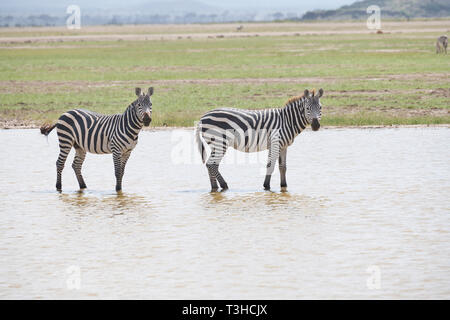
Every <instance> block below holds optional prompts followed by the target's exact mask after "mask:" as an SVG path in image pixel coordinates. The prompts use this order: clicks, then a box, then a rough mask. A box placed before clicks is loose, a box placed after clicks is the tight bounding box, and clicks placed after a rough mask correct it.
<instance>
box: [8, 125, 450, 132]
mask: <svg viewBox="0 0 450 320" xmlns="http://www.w3.org/2000/svg"><path fill="white" fill-rule="evenodd" d="M39 128H40V126H36V125H32V124H30V125H13V126H0V130H25V129H39ZM386 128H390V129H394V128H450V123H447V124H394V125H383V124H380V125H361V126H357V125H355V126H348V125H342V126H321V129H322V130H334V129H386ZM142 130H143V131H170V130H194V127H176V126H170V127H169V126H168V127H150V128H143V129H142ZM306 130H308V127H307V128H306Z"/></svg>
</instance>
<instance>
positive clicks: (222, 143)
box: [195, 89, 323, 191]
mask: <svg viewBox="0 0 450 320" xmlns="http://www.w3.org/2000/svg"><path fill="white" fill-rule="evenodd" d="M322 95H323V89H320V90H319V92H318V94H317V95H316V94H315V90H313V91H312V92H311V93H310V92H309V91H308V90H305V91H304V94H303V95H301V96H298V97H294V98H291V99H290V100H288V101H287V103H286V105H285V106H284V107H283V108H277V109H263V110H243V109H230V108H222V109H215V110H212V111H209V112H207V113H206V114H205V115H203V117H202V118H201V119H200V121H199V123H198V125H197V127H196V133H195V137H196V142H197V145H198V148H199V151H200V154H201V157H202V161H203V163H205V160H206V145H205V142H206V143H207V144H208V145H209V146H210V148H211V154H210V156H209V158H208V160H207V161H206V167H207V169H208V174H209V180H210V182H211V190H212V191H217V189H218V185H217V182H219V185H220V187H221V188H222V189H224V190H226V189H228V185H227V183H226V182H225V180H224V178H223V177H222V175H221V174H220V172H219V164H220V161H221V160H222V158H223V156H224V155H225V152H226V150H227V148H228V147H233V148H235V149H236V150H239V151H243V152H257V151H262V150H267V149H268V150H269V157H268V161H267V171H266V177H265V180H264V185H263V186H264V189H266V190H270V178H271V176H272V173H273V170H274V168H275V163H276V161H277V159H278V162H279V169H280V177H281V188H282V190H284V189H286V187H287V184H286V155H287V147H288V146H290V145H291V144H292V142H293V141H294V138H295V137H296V136H297V135H298V134H300V133H301V132H302V130H304V129H305V128H306V126H307V125H309V124H310V125H311V128H312V130H314V131H317V130H319V128H320V122H319V121H320V119H321V115H322V105H321V103H320V97H321V96H322Z"/></svg>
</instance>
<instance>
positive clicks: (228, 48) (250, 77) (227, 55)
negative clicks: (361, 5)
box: [0, 20, 450, 127]
mask: <svg viewBox="0 0 450 320" xmlns="http://www.w3.org/2000/svg"><path fill="white" fill-rule="evenodd" d="M243 25H244V29H243V31H242V32H237V31H236V27H237V26H238V24H234V25H233V24H223V25H220V24H213V25H189V26H171V25H167V26H164V25H158V26H151V25H149V26H123V27H117V26H110V27H104V26H103V27H86V28H82V29H81V30H78V31H77V30H74V31H73V33H71V32H72V31H71V30H65V29H63V28H23V29H21V28H10V29H4V28H3V29H2V28H0V127H12V126H34V125H40V124H42V123H43V122H45V121H54V120H56V119H57V118H58V116H59V115H60V114H61V113H62V112H64V111H66V110H69V109H73V108H86V109H90V110H93V111H96V112H99V113H119V112H122V111H123V110H124V109H125V108H126V107H127V106H128V104H129V103H130V102H131V101H132V100H133V99H134V87H136V86H140V87H148V86H154V87H155V95H154V97H153V120H154V121H153V123H152V124H153V125H154V126H192V125H193V123H194V121H195V120H197V119H198V118H199V117H200V116H201V115H202V114H203V113H204V112H205V111H207V110H210V109H212V108H215V107H238V108H265V107H281V106H283V104H284V102H285V101H286V100H287V99H288V98H289V97H290V96H293V95H298V94H300V93H301V92H303V90H304V89H305V88H320V87H321V88H323V89H324V90H325V94H324V97H323V99H322V104H323V105H324V109H323V120H322V124H324V125H392V124H450V54H449V55H447V56H446V55H436V53H435V51H434V43H435V39H436V38H437V37H438V36H439V35H441V34H445V33H448V30H449V29H450V21H449V20H440V21H413V22H386V23H384V25H383V31H384V33H383V34H376V33H374V31H372V30H368V29H367V28H366V25H365V22H354V23H267V24H264V23H261V24H243Z"/></svg>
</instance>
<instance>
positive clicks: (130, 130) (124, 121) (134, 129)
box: [120, 102, 144, 140]
mask: <svg viewBox="0 0 450 320" xmlns="http://www.w3.org/2000/svg"><path fill="white" fill-rule="evenodd" d="M143 125H144V124H143V122H142V120H141V119H139V116H138V115H137V113H136V107H135V102H133V103H132V104H130V105H129V106H128V108H127V109H126V110H125V112H124V113H123V114H122V118H121V121H120V126H121V127H122V129H123V130H124V131H125V132H126V133H127V135H128V136H129V137H130V138H132V139H133V140H136V139H137V137H138V134H139V131H141V129H142V126H143Z"/></svg>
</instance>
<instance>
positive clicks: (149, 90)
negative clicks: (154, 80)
mask: <svg viewBox="0 0 450 320" xmlns="http://www.w3.org/2000/svg"><path fill="white" fill-rule="evenodd" d="M152 94H153V87H150V88H148V95H149V96H151V95H152Z"/></svg>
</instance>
